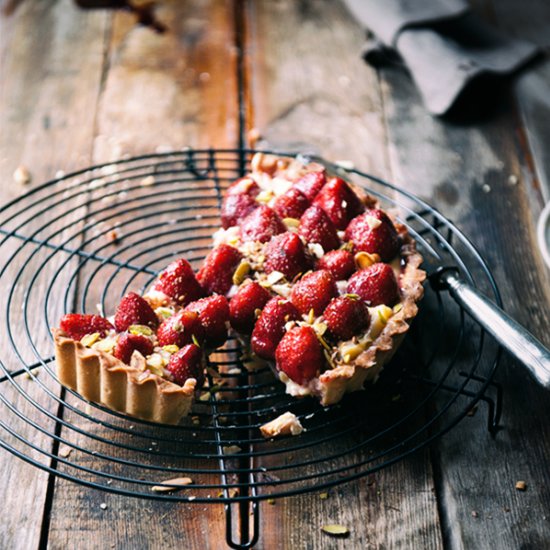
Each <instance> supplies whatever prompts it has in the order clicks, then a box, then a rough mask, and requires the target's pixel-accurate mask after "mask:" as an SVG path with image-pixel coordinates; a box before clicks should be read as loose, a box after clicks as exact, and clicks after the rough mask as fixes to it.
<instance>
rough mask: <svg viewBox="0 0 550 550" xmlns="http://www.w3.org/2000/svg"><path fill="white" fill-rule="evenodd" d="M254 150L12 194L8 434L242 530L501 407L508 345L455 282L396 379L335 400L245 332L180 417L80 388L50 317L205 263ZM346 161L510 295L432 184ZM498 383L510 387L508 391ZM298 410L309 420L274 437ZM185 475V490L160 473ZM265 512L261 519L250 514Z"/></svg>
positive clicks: (425, 232) (455, 258) (42, 452)
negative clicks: (254, 364) (328, 401)
mask: <svg viewBox="0 0 550 550" xmlns="http://www.w3.org/2000/svg"><path fill="white" fill-rule="evenodd" d="M253 153H254V151H248V150H184V151H180V152H173V153H167V154H156V155H148V156H142V157H137V158H132V159H128V160H123V161H120V162H115V163H111V164H108V165H102V166H95V167H93V168H89V169H86V170H82V171H80V172H77V173H74V174H70V175H67V176H64V177H61V178H59V179H56V180H53V181H51V182H48V183H45V184H43V185H41V186H39V187H36V188H35V189H33V190H32V191H30V192H29V193H27V194H25V195H24V196H22V197H20V198H18V199H16V200H14V201H12V202H11V203H9V204H7V205H5V206H4V207H2V208H1V209H0V258H1V260H0V285H1V287H2V289H3V292H2V295H1V297H0V311H2V315H3V320H2V323H3V326H4V328H3V336H2V348H1V351H0V365H1V369H2V370H0V445H1V446H2V447H3V448H4V449H6V450H8V451H10V452H12V453H13V454H15V455H17V456H18V457H20V458H22V459H23V460H26V461H27V462H30V463H32V464H34V465H35V466H38V467H40V468H42V469H44V470H47V471H48V472H50V474H52V475H55V476H61V477H63V478H66V479H70V480H72V481H75V482H78V483H81V484H84V485H87V486H90V487H93V488H98V489H102V490H106V491H111V492H115V493H119V494H123V495H131V496H138V497H144V498H151V499H160V500H165V501H166V500H168V501H184V502H192V501H193V502H197V503H205V502H222V503H224V504H226V510H227V517H228V518H229V519H228V542H229V543H230V545H232V546H234V547H239V546H243V547H244V546H247V545H248V546H250V545H251V544H252V543H253V542H254V541H253V540H252V539H254V537H256V538H257V527H258V514H259V507H258V506H257V502H258V501H260V500H262V499H266V498H277V497H282V496H289V495H294V494H298V493H303V492H307V491H313V490H319V489H326V488H328V487H331V486H334V485H336V484H340V483H343V482H346V481H350V480H353V479H356V478H359V477H361V476H364V475H367V474H369V473H372V472H374V471H376V470H379V469H381V468H383V467H385V466H387V465H389V464H392V463H394V462H396V461H398V460H400V459H402V458H403V457H405V456H407V455H408V454H410V453H412V452H414V451H416V450H417V449H419V448H421V447H423V446H424V445H426V444H427V443H429V442H431V441H432V440H433V439H435V438H437V437H439V436H441V435H442V434H444V433H445V432H446V431H448V430H449V429H451V428H452V427H453V426H454V425H456V424H457V422H459V421H460V420H461V419H462V418H463V417H464V416H465V415H466V414H467V413H468V412H469V411H470V410H471V409H472V407H473V406H474V405H475V403H476V402H477V401H479V400H480V399H482V400H484V401H485V403H486V404H487V410H488V418H489V421H488V427H489V430H491V431H492V430H494V429H495V427H496V425H497V423H498V419H499V416H500V403H501V398H500V390H499V387H498V386H497V385H496V384H494V383H493V382H492V376H493V372H494V370H495V368H496V366H497V364H498V359H499V355H500V350H499V348H498V347H497V346H496V345H495V344H494V342H493V341H492V340H491V339H490V338H488V337H486V335H485V334H484V332H483V330H482V329H481V328H480V327H479V326H478V325H477V324H476V323H475V322H474V321H472V320H471V319H470V318H469V317H468V316H467V315H465V313H464V312H463V311H462V310H461V309H460V307H459V306H458V305H457V304H456V303H455V302H454V301H453V300H452V299H451V298H450V297H449V296H448V295H447V293H446V292H444V291H440V290H438V287H437V286H436V285H434V287H432V286H431V285H430V284H426V287H425V291H426V295H425V298H424V299H423V301H422V303H421V307H420V313H419V315H418V317H417V319H416V320H415V322H414V324H413V327H412V329H411V330H410V332H409V334H408V336H407V338H406V339H405V341H404V343H403V345H402V346H401V347H400V349H399V351H398V352H397V354H396V356H395V358H394V360H393V361H392V362H391V363H390V365H388V366H387V367H386V369H385V371H384V372H383V374H382V376H381V377H380V379H379V381H378V382H377V383H376V384H374V385H372V386H370V387H368V388H367V389H366V390H365V391H364V392H357V393H354V394H350V395H348V396H346V397H345V398H344V399H343V400H342V402H341V403H340V404H338V405H336V406H332V407H324V408H323V407H321V406H320V405H319V404H318V403H317V402H316V401H315V400H313V399H309V398H307V399H301V400H298V399H294V398H292V397H290V396H288V395H286V394H285V393H284V387H283V386H282V384H280V383H278V382H276V381H275V379H274V378H273V375H272V373H271V371H270V370H269V369H268V368H264V369H260V370H256V371H254V372H248V371H247V370H246V369H245V368H244V367H243V365H242V364H241V355H242V352H241V350H240V349H239V344H238V342H237V341H236V340H235V339H234V338H233V339H230V340H229V342H228V343H227V344H226V346H225V347H224V348H223V349H222V350H218V351H216V352H215V353H213V354H212V355H211V356H210V358H209V363H210V367H211V368H209V388H210V389H209V390H208V391H205V392H204V393H203V394H202V395H201V396H200V399H197V400H196V403H195V405H194V407H193V410H192V412H191V414H190V415H189V417H188V418H187V419H186V420H185V421H184V422H183V423H182V424H181V425H179V426H164V425H157V424H153V423H148V422H144V421H140V420H137V419H134V418H129V417H126V416H124V415H121V414H117V413H114V412H112V411H109V410H107V409H105V408H104V407H102V406H100V405H97V404H94V403H89V402H87V401H85V400H84V399H83V398H81V397H80V396H79V395H78V394H76V393H75V392H73V391H70V390H66V389H64V388H63V387H62V386H61V385H60V383H59V381H58V378H57V376H56V373H55V365H54V362H53V342H52V337H51V334H50V328H51V327H53V326H56V325H57V324H58V321H59V318H60V317H61V316H62V315H63V314H64V313H66V312H70V311H77V312H97V311H99V312H101V313H102V314H104V315H112V314H113V313H114V307H115V305H116V304H117V303H118V302H119V300H120V298H121V296H122V295H124V294H125V293H126V292H127V291H129V290H135V291H138V292H142V291H143V290H144V289H146V288H147V286H148V285H149V284H150V283H151V281H152V280H153V279H154V278H155V276H156V274H157V273H158V272H159V271H160V270H161V269H162V268H164V267H165V266H166V265H167V264H168V263H169V262H170V261H172V260H173V259H174V258H176V257H181V256H183V257H185V258H187V259H188V260H189V261H190V262H191V264H192V265H193V267H194V268H195V269H197V268H198V266H199V265H200V263H201V261H202V259H203V258H204V256H205V255H206V254H207V252H208V250H209V248H210V246H211V236H212V233H213V232H214V231H215V230H216V229H217V228H218V225H219V217H218V215H219V205H220V200H221V196H222V193H223V190H224V188H226V187H227V186H228V185H229V184H230V183H231V182H232V181H233V180H234V179H236V178H237V177H240V176H242V175H243V174H244V173H245V172H246V170H247V169H248V164H249V161H250V158H251V156H252V154H253ZM345 177H346V178H348V179H349V180H351V181H353V182H354V183H355V184H356V185H358V186H360V187H363V188H364V189H365V190H367V191H368V192H369V193H371V194H372V195H375V196H376V197H377V198H378V199H379V200H380V202H381V204H382V207H383V208H385V209H391V210H392V211H393V212H395V213H396V215H397V217H398V219H399V220H400V221H401V222H402V223H404V224H405V225H406V226H407V227H408V229H409V231H410V233H411V234H412V235H413V237H414V238H415V239H416V241H417V246H418V249H419V251H420V252H421V254H422V255H423V257H424V260H425V262H424V268H425V269H426V271H427V272H428V274H429V273H431V272H435V271H436V270H437V268H440V267H446V266H450V267H451V266H452V267H456V268H458V269H459V271H460V273H461V274H462V276H463V277H464V278H465V279H466V280H468V281H469V282H470V283H471V284H472V285H474V286H475V287H477V288H478V289H480V290H481V291H482V292H483V293H484V294H485V295H487V296H489V297H491V298H492V299H493V300H494V301H495V302H496V303H497V304H500V297H499V294H498V290H497V288H496V285H495V282H494V280H493V278H492V276H491V273H490V272H489V270H488V268H487V266H486V265H485V263H484V261H483V259H482V258H481V257H480V255H479V254H478V252H477V251H476V249H475V248H474V247H473V246H472V244H471V243H470V242H469V241H468V240H467V239H466V237H464V235H463V234H462V233H460V231H458V229H457V228H456V227H455V226H454V225H452V224H451V223H450V222H449V221H448V220H446V219H445V218H444V217H443V216H442V215H441V214H439V213H438V212H437V211H435V210H434V209H433V208H431V207H429V206H428V205H427V204H425V203H424V202H423V201H421V200H419V199H417V198H415V197H414V196H412V195H410V194H409V193H406V192H404V191H401V190H399V189H397V188H395V187H394V186H392V185H390V184H388V183H385V182H383V181H381V180H379V179H377V178H374V177H372V176H369V175H367V174H364V173H361V172H359V171H356V170H346V171H345ZM490 395H494V396H495V397H494V398H493V397H491V396H490ZM287 410H290V411H292V412H294V413H295V414H296V415H297V416H298V418H299V419H300V421H301V423H302V425H303V426H304V428H305V431H304V432H303V433H302V434H300V435H299V436H293V437H287V438H280V439H276V440H267V441H266V440H264V438H263V437H262V436H261V433H260V431H259V427H260V426H261V425H262V424H264V423H265V422H267V421H268V420H271V419H273V418H275V417H277V416H278V415H280V414H281V413H283V412H285V411H287ZM182 476H186V477H189V478H191V480H192V483H191V484H190V485H188V486H186V487H185V488H184V489H183V490H181V491H176V492H158V490H157V487H156V486H158V485H159V483H160V482H162V481H166V480H169V479H174V478H178V477H182ZM232 503H240V505H239V506H238V508H239V511H240V513H241V514H242V515H244V516H248V513H249V512H248V509H247V510H246V511H243V506H242V504H243V503H244V504H246V506H248V505H251V506H252V511H253V514H254V520H253V523H254V526H255V530H254V533H255V534H254V535H252V536H251V539H250V540H248V541H246V540H244V542H243V539H242V538H241V543H240V544H237V543H233V542H232V540H231V534H230V525H231V521H230V514H231V508H232V507H231V506H230V505H231V504H232ZM246 521H248V520H246Z"/></svg>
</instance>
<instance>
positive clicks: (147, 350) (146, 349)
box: [114, 332, 153, 365]
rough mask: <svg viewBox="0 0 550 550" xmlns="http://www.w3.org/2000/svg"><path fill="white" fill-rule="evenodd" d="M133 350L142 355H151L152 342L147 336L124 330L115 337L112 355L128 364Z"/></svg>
mask: <svg viewBox="0 0 550 550" xmlns="http://www.w3.org/2000/svg"><path fill="white" fill-rule="evenodd" d="M135 350H137V351H139V353H141V355H143V357H146V356H147V355H151V353H153V342H151V339H150V338H147V336H143V335H141V334H130V333H129V332H125V333H124V334H121V335H120V336H119V337H118V339H117V342H116V346H115V351H114V356H115V357H116V358H117V359H120V360H121V361H122V362H123V363H126V364H127V365H129V364H130V360H131V358H132V354H133V353H134V351H135Z"/></svg>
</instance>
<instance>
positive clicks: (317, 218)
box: [298, 205, 340, 252]
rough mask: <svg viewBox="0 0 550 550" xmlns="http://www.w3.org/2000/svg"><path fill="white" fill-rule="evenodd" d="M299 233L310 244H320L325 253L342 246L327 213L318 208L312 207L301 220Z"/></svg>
mask: <svg viewBox="0 0 550 550" xmlns="http://www.w3.org/2000/svg"><path fill="white" fill-rule="evenodd" d="M298 233H299V234H300V235H301V236H302V237H304V239H305V240H306V241H307V242H308V243H318V244H320V245H321V246H322V247H323V250H324V251H325V252H328V251H329V250H333V249H335V248H338V247H339V246H340V239H339V238H338V234H337V233H336V228H335V227H334V224H333V223H332V222H331V221H330V219H329V217H328V216H327V215H326V213H325V211H324V210H322V209H321V208H319V207H318V206H315V205H313V206H310V207H309V208H308V209H307V210H306V211H305V212H304V213H303V214H302V217H301V218H300V226H299V227H298Z"/></svg>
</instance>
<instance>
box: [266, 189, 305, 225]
mask: <svg viewBox="0 0 550 550" xmlns="http://www.w3.org/2000/svg"><path fill="white" fill-rule="evenodd" d="M309 204H310V203H309V200H308V199H307V197H306V196H305V195H304V194H303V193H302V192H301V191H299V190H298V189H296V188H295V187H291V188H290V189H289V190H288V191H287V192H286V193H284V194H283V195H281V196H280V197H278V198H277V200H276V201H275V204H274V205H273V210H275V212H277V214H279V216H281V218H298V219H299V218H300V216H301V215H302V214H303V213H304V212H305V211H306V209H307V208H308V206H309Z"/></svg>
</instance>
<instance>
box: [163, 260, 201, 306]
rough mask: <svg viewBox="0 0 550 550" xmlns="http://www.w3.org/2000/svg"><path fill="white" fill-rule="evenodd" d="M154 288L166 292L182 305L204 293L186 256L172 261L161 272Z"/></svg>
mask: <svg viewBox="0 0 550 550" xmlns="http://www.w3.org/2000/svg"><path fill="white" fill-rule="evenodd" d="M153 290H155V291H157V292H162V293H163V294H166V296H168V297H169V298H171V299H172V300H174V301H175V302H176V303H177V304H179V305H182V306H184V305H185V304H188V303H189V302H192V301H193V300H198V299H199V298H201V297H202V296H203V295H204V292H203V289H202V288H201V285H200V284H199V283H198V281H197V279H196V278H195V273H194V272H193V268H192V267H191V265H190V264H189V262H188V261H187V260H185V259H184V258H180V259H179V260H176V261H174V262H172V263H171V264H170V265H169V266H168V267H167V268H166V269H165V270H164V271H162V272H161V273H160V274H159V276H158V277H157V280H156V282H155V283H154V285H153Z"/></svg>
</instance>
